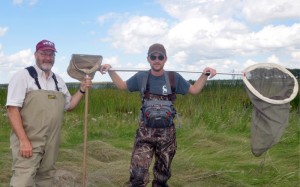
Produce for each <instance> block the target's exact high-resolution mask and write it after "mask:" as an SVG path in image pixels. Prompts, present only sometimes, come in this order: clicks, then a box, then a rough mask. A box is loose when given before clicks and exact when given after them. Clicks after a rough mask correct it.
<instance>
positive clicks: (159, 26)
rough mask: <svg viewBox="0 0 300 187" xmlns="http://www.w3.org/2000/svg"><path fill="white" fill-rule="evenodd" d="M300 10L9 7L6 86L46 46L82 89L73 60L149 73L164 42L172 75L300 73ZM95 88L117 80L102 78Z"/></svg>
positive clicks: (289, 6)
mask: <svg viewBox="0 0 300 187" xmlns="http://www.w3.org/2000/svg"><path fill="white" fill-rule="evenodd" d="M299 10H300V1H295V0H272V1H269V0H198V1H197V0H196V1H195V0H128V1H124V0H110V1H99V0H85V1H83V0H77V1H73V0H51V1H47V0H2V1H1V2H0V83H8V82H9V80H10V78H11V77H12V75H13V74H14V73H15V72H17V71H18V70H20V69H23V68H25V67H27V66H29V65H33V64H34V63H35V61H34V56H33V54H34V51H35V45H36V43H37V42H38V41H40V40H42V39H48V40H50V41H53V42H54V43H55V45H56V48H57V51H58V53H57V55H56V61H55V66H54V68H53V71H54V72H56V73H57V74H59V75H60V76H62V77H63V78H64V80H65V81H66V82H76V81H77V80H75V79H72V78H71V77H69V75H68V74H67V72H66V70H67V67H68V65H69V62H70V59H71V56H72V54H93V55H102V56H103V63H109V64H112V66H113V67H115V68H148V67H149V65H148V63H147V61H146V53H147V50H148V47H149V46H150V45H151V44H153V43H157V42H158V43H162V44H164V45H165V47H166V49H167V55H168V62H167V63H166V66H165V67H166V69H171V70H193V71H201V70H202V69H203V68H204V67H206V66H210V67H213V68H215V69H216V70H217V71H218V72H228V73H231V72H237V73H240V72H242V71H243V70H244V69H245V68H246V67H248V66H250V65H252V64H256V63H262V62H271V63H277V64H280V65H282V66H284V67H286V68H292V69H294V68H300V11H299ZM120 75H121V77H122V78H123V79H124V80H126V79H127V78H128V77H129V76H130V75H132V73H121V72H120ZM182 75H183V76H184V77H185V78H186V79H196V78H197V77H198V76H199V75H198V74H191V73H190V74H187V73H183V74H182ZM222 78H226V75H225V76H224V75H217V76H216V77H215V78H214V79H222ZM227 78H228V75H227ZM93 81H94V82H106V81H110V78H109V76H108V75H100V74H99V73H97V75H96V76H95V77H94V80H93Z"/></svg>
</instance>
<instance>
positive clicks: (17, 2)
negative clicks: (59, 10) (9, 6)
mask: <svg viewBox="0 0 300 187" xmlns="http://www.w3.org/2000/svg"><path fill="white" fill-rule="evenodd" d="M38 1H39V0H12V3H13V4H14V5H22V4H25V3H27V4H29V5H35V4H36V3H38Z"/></svg>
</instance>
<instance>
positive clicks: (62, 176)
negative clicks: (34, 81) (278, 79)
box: [0, 81, 300, 187]
mask: <svg viewBox="0 0 300 187" xmlns="http://www.w3.org/2000/svg"><path fill="white" fill-rule="evenodd" d="M74 91H76V89H75V88H72V89H71V92H74ZM5 100H6V89H0V155H1V156H0V183H1V184H2V185H1V184H0V186H8V184H9V179H10V176H11V171H10V167H11V157H10V150H9V133H10V126H9V123H8V121H7V117H6V111H5V106H4V105H5ZM84 106H85V103H84V100H83V101H82V103H81V104H80V105H79V107H78V108H76V109H75V110H74V111H73V112H71V113H66V115H65V119H64V120H65V121H64V126H63V131H62V142H61V149H60V155H59V159H58V162H57V168H58V174H57V176H58V178H59V181H57V185H58V186H59V185H61V186H80V185H81V170H82V150H83V124H84ZM88 106H89V116H88V125H89V129H88V158H87V180H88V183H87V184H88V186H93V187H94V186H95V187H96V186H122V185H123V184H124V183H125V182H126V181H127V180H128V177H129V172H128V168H129V164H130V154H131V151H132V146H133V140H134V136H135V130H136V127H137V120H138V113H139V107H140V98H139V93H129V92H126V91H119V90H116V89H113V88H106V89H94V90H90V91H89V103H88ZM175 106H176V108H177V112H178V113H179V118H176V122H177V125H176V126H177V144H178V148H177V154H176V156H175V158H174V161H173V163H172V178H171V179H170V181H169V184H170V186H175V187H176V186H189V187H193V186H195V187H196V186H204V187H207V186H208V187H209V186H212V187H215V186H234V187H235V186H239V187H240V186H242V187H250V186H263V187H264V186H272V187H273V186H275V187H282V186H298V185H299V181H300V180H299V176H300V168H299V166H300V160H299V159H300V155H299V153H300V152H299V142H300V141H299V140H300V129H299V124H300V117H299V116H300V99H299V95H298V96H297V98H296V99H294V100H293V101H292V102H291V106H292V107H291V113H290V120H289V125H288V127H287V129H286V131H285V133H284V135H283V136H282V137H281V139H280V142H279V143H278V144H276V145H274V146H273V147H272V148H271V149H270V150H269V151H268V152H267V153H265V154H264V155H262V156H260V157H255V156H253V155H252V153H251V151H250V126H251V113H252V105H251V102H250V100H249V99H248V96H247V95H246V92H245V90H244V87H243V85H242V84H226V85H224V84H220V83H219V82H218V81H216V82H211V84H210V85H208V86H207V87H206V88H205V89H204V90H203V92H201V93H200V94H199V95H197V96H192V95H186V96H180V95H179V96H178V97H177V102H176V104H175ZM150 171H151V169H150Z"/></svg>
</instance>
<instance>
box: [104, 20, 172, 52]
mask: <svg viewBox="0 0 300 187" xmlns="http://www.w3.org/2000/svg"><path fill="white" fill-rule="evenodd" d="M167 31H168V24H167V22H165V21H164V20H163V19H154V18H151V17H148V16H141V17H138V16H134V17H131V18H129V20H126V21H125V22H123V23H122V24H119V23H118V24H116V25H114V26H113V27H112V28H111V29H110V35H111V38H112V46H113V47H115V48H122V49H124V51H125V52H126V53H139V52H141V49H143V48H145V47H148V45H149V43H153V42H155V41H160V40H161V39H162V38H163V36H164V35H166V33H167Z"/></svg>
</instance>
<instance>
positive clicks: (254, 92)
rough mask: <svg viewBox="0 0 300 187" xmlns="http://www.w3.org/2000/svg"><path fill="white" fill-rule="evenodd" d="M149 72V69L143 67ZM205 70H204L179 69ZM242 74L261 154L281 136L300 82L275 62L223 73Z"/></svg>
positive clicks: (254, 138)
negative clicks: (240, 71) (251, 106)
mask: <svg viewBox="0 0 300 187" xmlns="http://www.w3.org/2000/svg"><path fill="white" fill-rule="evenodd" d="M110 70H111V71H127V72H132V71H142V70H140V69H117V68H111V69H110ZM143 71H146V70H143ZM176 72H183V73H203V72H201V71H176ZM217 74H223V75H241V76H242V77H243V82H244V84H245V87H246V92H247V94H248V96H249V98H250V100H251V102H252V104H253V106H254V108H253V113H252V125H251V140H250V143H251V151H252V153H253V155H255V156H260V155H262V154H263V153H264V152H265V151H267V150H268V149H269V148H271V147H272V146H273V145H274V144H276V143H278V141H279V139H280V138H281V136H282V134H283V132H284V130H285V128H286V126H287V124H288V119H289V111H290V101H292V100H293V99H294V98H295V97H296V96H297V94H298V90H299V83H298V81H297V79H296V78H295V76H294V75H293V74H292V73H291V72H290V71H288V70H287V69H286V68H284V67H282V66H280V65H278V64H274V63H259V64H255V65H253V66H249V67H247V68H246V69H245V70H244V73H220V72H218V73H217Z"/></svg>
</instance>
